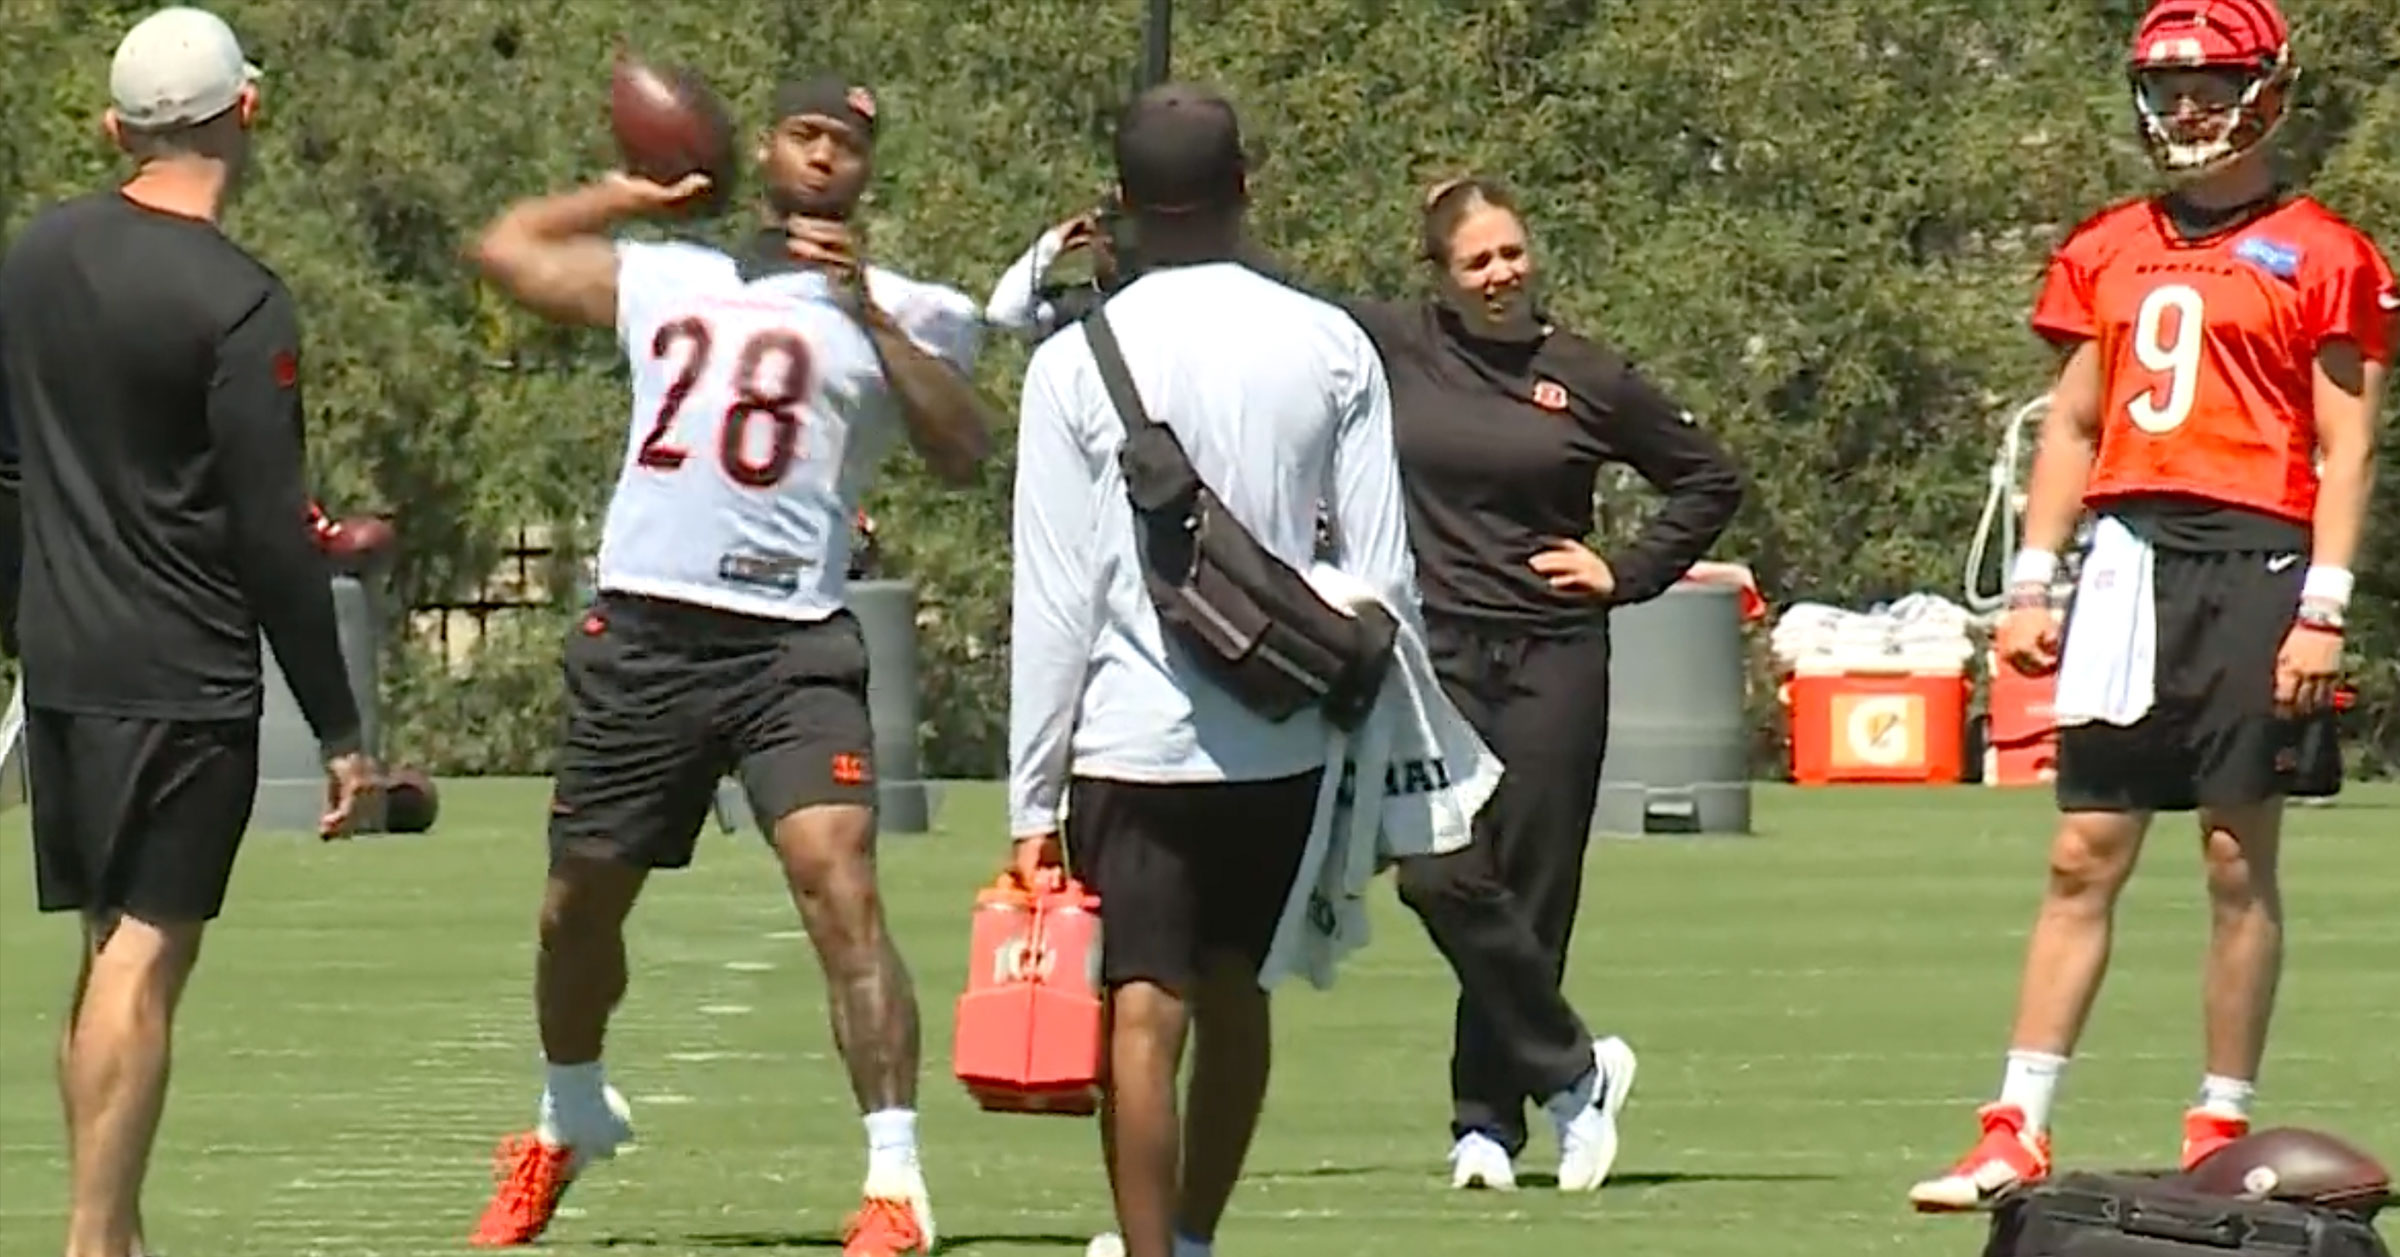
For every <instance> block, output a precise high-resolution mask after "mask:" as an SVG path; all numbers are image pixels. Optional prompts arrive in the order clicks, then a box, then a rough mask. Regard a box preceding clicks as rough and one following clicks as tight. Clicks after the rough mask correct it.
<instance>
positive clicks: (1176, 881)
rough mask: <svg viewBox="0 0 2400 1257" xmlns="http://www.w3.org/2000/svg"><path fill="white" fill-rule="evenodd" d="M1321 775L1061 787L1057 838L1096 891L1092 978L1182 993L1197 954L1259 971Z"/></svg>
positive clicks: (1087, 782) (1304, 842)
mask: <svg viewBox="0 0 2400 1257" xmlns="http://www.w3.org/2000/svg"><path fill="white" fill-rule="evenodd" d="M1323 775H1324V774H1323V771H1322V770H1318V771H1315V772H1310V773H1305V774H1302V775H1301V776H1297V777H1284V778H1279V779H1277V780H1274V781H1227V782H1194V783H1179V784H1161V783H1150V782H1132V781H1103V780H1099V779H1096V778H1090V777H1078V778H1076V779H1075V780H1073V781H1072V782H1070V783H1069V784H1068V786H1067V819H1066V826H1065V831H1064V833H1063V835H1062V840H1063V842H1064V844H1065V846H1066V854H1067V866H1068V868H1069V870H1070V871H1072V872H1073V873H1074V875H1075V878H1076V880H1077V881H1080V882H1082V883H1083V884H1084V885H1085V886H1088V887H1090V888H1091V889H1092V891H1093V892H1094V893H1095V894H1097V895H1099V896H1100V977H1101V981H1102V982H1103V983H1105V984H1106V985H1108V986H1111V987H1115V986H1119V985H1122V984H1124V983H1127V982H1155V983H1157V984H1159V985H1160V986H1164V987H1167V988H1168V989H1170V990H1176V991H1183V990H1188V989H1189V987H1190V984H1191V981H1192V979H1193V978H1194V977H1196V976H1198V974H1199V972H1200V967H1201V960H1202V958H1203V957H1206V956H1215V955H1233V956H1238V957H1240V958H1242V959H1243V960H1244V961H1245V962H1247V963H1248V964H1249V966H1250V967H1251V969H1252V970H1254V971H1255V970H1256V969H1257V968H1259V967H1260V966H1261V965H1264V964H1265V963H1266V960H1267V950H1268V948H1269V947H1270V946H1272V945H1273V944H1274V941H1275V927H1276V925H1277V924H1278V923H1279V922H1280V921H1281V920H1282V918H1283V905H1284V900H1285V899H1286V898H1288V897H1289V896H1290V894H1291V889H1292V881H1293V879H1294V878H1296V877H1298V876H1299V873H1300V857H1301V855H1302V854H1303V853H1304V852H1305V851H1306V850H1307V847H1308V831H1309V826H1310V823H1311V822H1312V821H1313V820H1314V819H1315V816H1316V807H1317V783H1318V781H1319V779H1320V778H1322V777H1323Z"/></svg>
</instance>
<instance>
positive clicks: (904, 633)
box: [717, 580, 933, 834]
mask: <svg viewBox="0 0 2400 1257" xmlns="http://www.w3.org/2000/svg"><path fill="white" fill-rule="evenodd" d="M849 599H850V612H851V614H853V615H856V616H857V617H858V627H859V631H860V632H861V633H862V634H863V635H864V636H865V637H866V639H867V715H868V717H869V718H870V719H872V720H873V721H874V722H875V805H876V808H877V811H878V813H879V815H878V816H877V818H876V828H877V829H878V830H880V831H881V832H883V833H887V834H922V833H925V832H927V831H928V830H930V829H932V828H933V806H932V802H931V800H930V798H929V797H928V792H927V790H926V788H925V782H924V772H923V769H922V767H921V766H920V764H919V762H918V756H917V725H918V720H919V716H918V713H919V711H920V710H921V709H922V704H921V703H920V702H919V701H918V696H919V691H918V689H917V586H916V583H915V582H913V581H905V580H860V581H852V582H850V593H849ZM717 814H718V817H719V819H720V820H722V821H723V822H724V823H725V825H726V826H727V827H729V828H737V829H738V828H747V827H749V826H750V824H751V819H750V804H749V800H748V799H747V798H745V797H744V796H743V793H742V786H741V783H740V782H739V781H735V780H733V779H731V778H728V779H727V780H725V781H723V782H721V783H719V784H718V786H717Z"/></svg>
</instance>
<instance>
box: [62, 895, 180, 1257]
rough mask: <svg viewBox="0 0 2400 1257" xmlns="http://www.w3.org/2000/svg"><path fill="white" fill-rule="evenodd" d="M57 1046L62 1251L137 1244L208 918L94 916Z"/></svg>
mask: <svg viewBox="0 0 2400 1257" xmlns="http://www.w3.org/2000/svg"><path fill="white" fill-rule="evenodd" d="M88 928H89V937H90V939H91V941H92V944H93V945H92V947H91V948H90V949H89V952H88V953H87V956H88V959H87V970H86V972H85V974H84V978H83V982H82V990H81V993H80V995H79V998H78V999H77V1001H76V1008H75V1016H74V1020H73V1022H72V1023H71V1026H70V1028H69V1031H68V1034H69V1036H71V1037H70V1038H69V1041H68V1042H67V1043H66V1045H65V1047H64V1050H63V1058H64V1059H63V1065H64V1069H63V1075H64V1077H63V1084H64V1085H63V1086H62V1088H61V1090H62V1092H63V1093H64V1095H65V1097H66V1111H67V1116H68V1122H69V1124H70V1127H71V1130H70V1135H69V1139H68V1147H69V1149H70V1157H71V1161H70V1179H71V1184H72V1189H71V1190H72V1204H71V1205H70V1207H69V1214H68V1222H67V1249H66V1251H67V1257H130V1255H131V1254H135V1253H137V1252H139V1251H140V1245H141V1242H142V1241H141V1198H142V1184H143V1181H144V1179H145V1178H146V1177H147V1175H148V1173H149V1165H150V1151H151V1148H152V1146H153V1145H154V1144H155V1143H156V1142H157V1139H158V1125H159V1119H160V1117H161V1115H162V1114H163V1113H164V1112H165V1109H166V1093H167V1074H168V1062H169V1059H170V1056H171V1054H172V1039H173V1027H174V1021H175V1010H176V1007H177V1005H178V1004H179V1003H180V1002H181V1001H182V998H183V991H184V986H185V984H186V982H187V981H188V980H189V979H190V977H191V972H192V966H193V965H194V964H196V963H197V962H198V960H199V957H200V938H201V934H202V933H203V932H204V930H205V928H206V927H205V923H203V922H199V921H152V920H149V919H147V918H144V917H142V916H140V915H138V914H130V913H129V914H125V915H122V916H120V917H118V918H116V919H115V920H114V921H113V922H108V923H93V924H92V925H91V926H89V927H88Z"/></svg>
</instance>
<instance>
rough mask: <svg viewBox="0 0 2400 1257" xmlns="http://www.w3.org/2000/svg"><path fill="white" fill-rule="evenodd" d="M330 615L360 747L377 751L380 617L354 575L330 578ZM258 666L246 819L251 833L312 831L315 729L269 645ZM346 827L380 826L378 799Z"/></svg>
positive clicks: (316, 791)
mask: <svg viewBox="0 0 2400 1257" xmlns="http://www.w3.org/2000/svg"><path fill="white" fill-rule="evenodd" d="M333 616H334V622H335V624H336V625H337V626H338V627H339V629H340V632H341V641H342V660H343V662H344V663H345V664H347V665H348V666H349V669H350V694H351V696H352V697H353V698H355V699H356V700H357V701H358V715H359V720H360V722H361V732H362V734H363V735H364V737H365V741H366V746H367V752H368V754H370V755H375V756H378V757H380V756H381V754H382V751H383V703H382V690H383V687H382V684H381V679H380V678H381V671H382V664H383V649H382V647H383V642H382V636H383V634H382V621H381V620H380V619H379V618H378V617H377V616H376V614H375V600H374V599H373V598H372V597H370V596H369V595H368V593H367V587H366V586H365V585H364V584H363V583H361V582H360V581H359V579H358V578H357V577H355V576H336V577H334V578H333ZM261 653H262V654H263V655H264V657H265V658H264V662H265V665H266V669H265V670H266V674H267V675H266V683H267V684H266V689H267V693H266V706H265V709H264V711H263V712H262V713H261V717H260V720H259V726H258V806H257V808H256V809H255V810H254V811H253V812H252V814H251V818H250V828H251V831H252V832H254V833H256V832H265V833H285V832H290V833H304V834H314V833H316V832H317V821H318V819H319V818H320V817H322V816H323V815H324V814H325V760H324V757H323V756H322V755H321V754H320V752H319V751H318V748H317V735H316V734H315V733H314V732H313V731H311V730H310V729H309V727H308V719H307V717H305V716H303V715H301V714H300V704H299V702H298V701H296V700H295V699H293V697H292V690H291V686H290V684H289V683H287V682H286V681H285V680H284V678H283V666H282V665H281V664H280V663H278V662H277V661H276V659H275V652H274V649H273V648H272V647H262V648H261ZM353 829H354V832H357V833H362V834H371V833H377V832H380V831H381V830H382V829H383V816H382V812H381V800H380V798H378V799H376V800H375V801H374V802H373V803H372V804H370V806H369V808H368V810H367V812H366V814H364V815H361V816H360V817H359V818H358V819H357V821H356V822H354V824H353Z"/></svg>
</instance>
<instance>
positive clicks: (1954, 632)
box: [1768, 594, 1975, 669]
mask: <svg viewBox="0 0 2400 1257" xmlns="http://www.w3.org/2000/svg"><path fill="white" fill-rule="evenodd" d="M1974 628H1975V617H1974V615H1973V614H1972V613H1970V612H1969V611H1968V610H1967V609H1966V608H1964V607H1961V606H1959V605H1958V604H1957V603H1954V602H1952V601H1950V600H1949V599H1947V598H1942V597H1938V596H1936V595H1933V594H1910V595H1908V596H1907V597H1905V598H1901V599H1898V600H1897V601H1894V602H1891V603H1887V604H1883V605H1879V606H1876V607H1873V608H1871V609H1869V610H1866V611H1851V610H1846V609H1844V608H1841V607H1835V606H1828V605H1827V604H1825V603H1821V602H1802V603H1795V604H1794V605H1792V606H1791V607H1790V608H1788V609H1786V610H1785V611H1784V613H1783V614H1782V615H1781V616H1779V617H1777V618H1776V621H1775V627H1774V630H1773V631H1772V632H1771V633H1770V634H1769V639H1768V640H1769V646H1770V648H1771V649H1772V650H1773V651H1774V652H1775V658H1776V661H1777V662H1778V663H1780V664H1782V665H1783V666H1784V667H1785V668H1787V669H1791V668H1798V667H1801V666H1803V665H1805V664H1811V663H1817V664H1823V663H1836V662H1839V663H1853V662H1859V661H1867V660H1874V659H1888V658H1902V657H1904V658H1907V659H1909V660H1910V661H1912V662H1916V661H1926V662H1941V663H1949V662H1956V663H1959V664H1961V665H1964V664H1965V663H1967V661H1969V660H1971V659H1973V658H1974V657H1975V637H1974Z"/></svg>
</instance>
